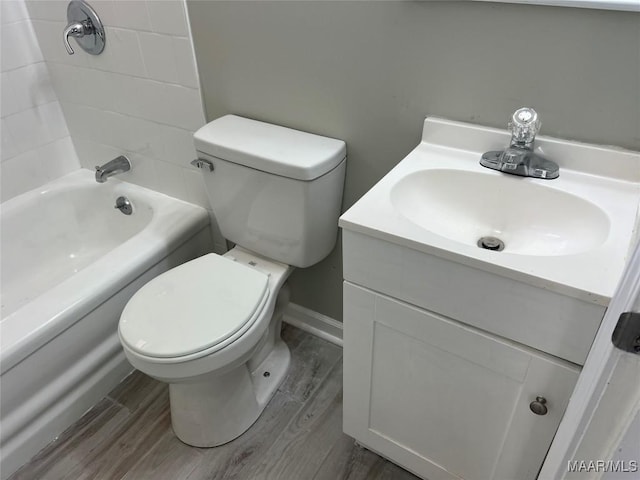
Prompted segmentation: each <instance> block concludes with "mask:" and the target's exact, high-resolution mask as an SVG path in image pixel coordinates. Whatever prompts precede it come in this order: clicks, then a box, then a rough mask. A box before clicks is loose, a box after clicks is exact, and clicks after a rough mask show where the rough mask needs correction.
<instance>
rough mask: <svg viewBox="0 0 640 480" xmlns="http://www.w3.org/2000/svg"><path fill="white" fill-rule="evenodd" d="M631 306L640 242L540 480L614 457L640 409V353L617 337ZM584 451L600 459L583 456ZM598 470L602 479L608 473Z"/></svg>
mask: <svg viewBox="0 0 640 480" xmlns="http://www.w3.org/2000/svg"><path fill="white" fill-rule="evenodd" d="M629 311H635V312H640V242H637V243H636V245H635V247H634V249H633V253H632V255H631V258H630V260H629V261H628V262H627V265H626V267H625V270H624V273H623V275H622V278H621V280H620V282H619V284H618V286H617V288H616V291H615V293H614V295H613V298H612V299H611V302H610V304H609V307H608V308H607V310H606V312H605V315H604V317H603V320H602V323H601V325H600V328H599V329H598V332H597V334H596V337H595V340H594V342H593V345H592V346H591V350H590V351H589V355H588V356H587V360H586V362H585V365H584V368H583V370H582V373H581V374H580V377H579V378H578V383H577V384H576V387H575V389H574V391H573V394H572V395H571V399H570V401H569V405H568V407H567V410H566V412H565V414H564V416H563V418H562V421H561V422H560V426H559V427H558V431H557V432H556V435H555V438H554V440H553V443H552V444H551V447H550V449H549V452H548V454H547V457H546V459H545V461H544V464H543V465H542V469H541V470H540V474H539V476H538V479H539V480H557V479H563V478H565V477H567V476H571V475H570V472H569V462H574V461H585V462H589V461H594V462H595V461H599V460H600V461H602V460H604V461H607V460H611V459H612V456H613V454H614V452H615V450H616V448H617V447H618V446H619V445H620V443H621V442H622V439H623V437H624V436H625V434H626V433H627V430H628V428H629V426H630V425H631V424H632V421H633V419H634V417H635V416H637V415H639V414H640V413H639V411H640V388H638V385H639V384H640V355H635V354H632V353H628V352H624V351H622V350H619V349H618V348H616V347H615V346H614V345H613V343H612V342H611V335H612V333H613V330H614V328H615V326H616V325H617V323H618V319H619V317H620V315H621V314H622V313H623V312H629ZM635 424H636V425H637V424H638V422H636V423H635ZM603 426H606V428H603ZM582 455H589V456H597V457H598V458H579V457H580V456H582ZM639 460H640V459H639ZM603 470H604V468H603ZM592 473H594V474H595V476H594V478H599V477H600V475H599V474H600V473H603V472H602V471H600V472H592ZM582 475H584V473H582ZM581 478H584V477H581Z"/></svg>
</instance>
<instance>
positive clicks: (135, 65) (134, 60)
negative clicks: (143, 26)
mask: <svg viewBox="0 0 640 480" xmlns="http://www.w3.org/2000/svg"><path fill="white" fill-rule="evenodd" d="M105 32H106V35H107V42H108V45H109V55H110V65H109V68H108V70H109V71H111V72H116V73H123V74H126V75H134V76H137V77H146V75H147V72H146V68H145V66H144V62H143V60H142V53H141V52H140V44H139V43H138V33H137V32H136V31H134V30H127V29H124V28H115V27H108V28H106V29H105ZM94 57H96V60H99V59H100V55H94Z"/></svg>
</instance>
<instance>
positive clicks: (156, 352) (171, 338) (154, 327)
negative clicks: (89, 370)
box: [119, 254, 269, 357]
mask: <svg viewBox="0 0 640 480" xmlns="http://www.w3.org/2000/svg"><path fill="white" fill-rule="evenodd" d="M268 279H269V277H268V275H267V274H265V273H263V272H260V271H258V270H255V269H253V268H251V267H249V266H247V265H243V264H240V263H236V262H235V261H233V260H231V259H228V258H226V257H221V256H219V255H216V254H209V255H205V256H203V257H200V258H197V259H195V260H192V261H190V262H187V263H184V264H182V265H180V266H179V267H176V268H173V269H171V270H169V271H167V272H165V273H163V274H162V275H159V276H157V277H156V278H154V279H153V280H151V281H150V282H149V283H147V284H146V285H145V286H143V287H142V288H141V289H140V290H138V292H136V293H135V295H134V296H133V297H132V298H131V300H129V303H127V305H126V306H125V308H124V311H123V312H122V315H121V317H120V324H119V331H120V338H121V339H122V341H123V342H124V343H125V344H126V345H127V346H128V347H129V348H131V349H132V350H133V351H135V352H138V353H140V354H143V355H146V356H150V357H179V356H183V355H190V354H193V353H197V352H201V351H203V350H207V349H210V348H211V347H214V346H215V345H217V344H220V343H222V342H224V341H225V340H227V339H228V338H229V337H231V336H232V335H234V334H235V333H236V332H238V331H239V330H240V329H242V328H243V327H244V326H246V325H247V323H248V322H251V323H253V321H255V319H256V318H257V317H258V316H259V315H260V312H261V310H262V308H263V306H264V304H265V303H266V299H267V297H268V293H269V292H268V288H267V286H268Z"/></svg>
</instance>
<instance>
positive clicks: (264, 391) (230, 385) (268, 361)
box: [169, 340, 291, 447]
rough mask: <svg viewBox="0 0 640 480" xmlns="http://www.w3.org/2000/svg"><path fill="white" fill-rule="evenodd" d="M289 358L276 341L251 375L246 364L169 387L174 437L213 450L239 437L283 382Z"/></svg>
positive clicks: (289, 355)
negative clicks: (197, 380)
mask: <svg viewBox="0 0 640 480" xmlns="http://www.w3.org/2000/svg"><path fill="white" fill-rule="evenodd" d="M290 359H291V354H290V353H289V348H288V347H287V345H286V344H285V343H284V342H283V341H282V340H278V341H277V342H276V344H275V345H274V347H273V350H272V351H271V352H270V353H269V355H268V356H267V357H266V358H265V359H264V360H263V361H262V362H261V363H260V365H258V366H257V367H256V368H255V369H254V371H253V372H249V370H248V368H247V364H246V363H245V364H243V365H240V366H239V367H238V368H236V369H234V370H231V371H229V372H227V373H224V374H222V375H219V376H215V377H211V378H208V379H207V380H206V381H204V382H197V383H172V384H169V398H170V404H171V423H172V426H173V431H174V432H175V434H176V436H177V437H178V438H179V439H180V440H182V441H183V442H184V443H186V444H188V445H192V446H194V447H215V446H218V445H222V444H224V443H227V442H230V441H231V440H233V439H234V438H237V437H239V436H240V435H242V434H243V433H244V432H245V431H247V430H248V429H249V427H251V425H253V423H254V422H255V421H256V420H257V419H258V417H259V416H260V414H261V413H262V411H263V410H264V408H265V407H266V406H267V403H268V402H269V400H271V397H272V396H273V394H274V393H275V392H276V390H277V389H278V387H279V386H280V384H281V383H282V381H283V380H284V377H285V376H286V374H287V371H288V369H289V363H290Z"/></svg>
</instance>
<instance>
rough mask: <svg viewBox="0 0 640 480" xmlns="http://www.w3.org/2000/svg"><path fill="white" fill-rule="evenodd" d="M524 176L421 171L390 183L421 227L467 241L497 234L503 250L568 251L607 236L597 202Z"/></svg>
mask: <svg viewBox="0 0 640 480" xmlns="http://www.w3.org/2000/svg"><path fill="white" fill-rule="evenodd" d="M523 180H524V179H523V178H522V177H516V176H513V175H505V174H497V175H496V174H493V173H491V172H489V171H487V172H469V171H462V170H446V169H430V170H419V171H416V172H413V173H410V174H409V175H407V176H405V177H403V178H401V179H400V180H399V181H398V182H397V183H396V184H395V185H393V187H392V188H391V192H390V198H391V203H392V204H393V206H394V207H395V208H396V209H397V210H398V212H400V213H401V214H402V215H403V216H405V217H406V218H407V219H408V220H410V221H411V222H413V223H415V224H416V225H418V226H420V227H421V228H424V229H426V230H429V231H431V232H433V233H435V234H437V235H441V236H443V237H446V238H448V239H450V240H453V241H455V242H460V243H464V244H467V245H471V246H476V245H477V243H478V240H479V239H480V238H481V237H486V236H491V237H496V238H499V239H500V240H501V241H502V242H504V252H505V253H514V254H518V255H571V254H575V253H581V252H584V251H587V250H591V249H594V248H596V247H598V246H600V245H602V243H603V242H604V241H605V240H606V239H607V236H608V235H609V228H610V222H609V218H608V217H607V214H606V213H605V212H604V211H603V210H602V209H601V208H599V207H598V206H597V205H595V204H594V203H592V202H590V201H588V200H585V199H583V198H580V197H578V196H576V195H572V194H569V193H565V192H563V191H560V190H556V189H552V188H547V187H546V186H545V184H544V183H530V182H526V181H523Z"/></svg>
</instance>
